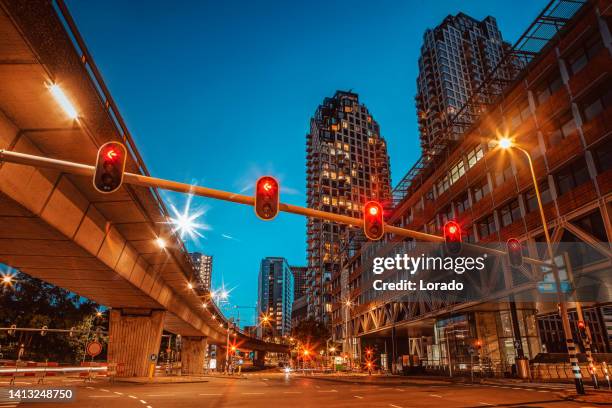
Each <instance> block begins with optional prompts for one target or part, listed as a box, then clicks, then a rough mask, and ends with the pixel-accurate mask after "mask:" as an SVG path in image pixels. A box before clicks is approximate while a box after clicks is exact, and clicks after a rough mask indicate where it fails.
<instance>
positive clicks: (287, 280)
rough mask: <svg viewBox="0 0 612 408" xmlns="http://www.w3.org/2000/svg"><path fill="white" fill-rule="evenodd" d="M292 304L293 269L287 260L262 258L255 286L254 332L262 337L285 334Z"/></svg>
mask: <svg viewBox="0 0 612 408" xmlns="http://www.w3.org/2000/svg"><path fill="white" fill-rule="evenodd" d="M292 305H293V273H292V272H291V269H290V267H289V264H288V263H287V260H286V259H285V258H280V257H267V258H264V259H262V260H261V265H260V268H259V279H258V290H257V312H258V316H259V318H258V330H259V332H258V335H259V336H260V337H264V338H265V337H279V338H280V337H282V336H285V335H289V334H290V333H291V308H292ZM264 317H266V318H265V320H264Z"/></svg>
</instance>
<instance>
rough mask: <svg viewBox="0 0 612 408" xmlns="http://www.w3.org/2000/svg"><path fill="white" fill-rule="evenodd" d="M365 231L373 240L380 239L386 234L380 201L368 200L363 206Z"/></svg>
mask: <svg viewBox="0 0 612 408" xmlns="http://www.w3.org/2000/svg"><path fill="white" fill-rule="evenodd" d="M363 232H364V234H365V236H366V237H368V239H370V240H372V241H378V240H379V239H381V238H382V237H383V235H384V234H385V220H384V214H383V208H382V205H380V203H378V202H376V201H368V202H367V203H365V205H364V206H363Z"/></svg>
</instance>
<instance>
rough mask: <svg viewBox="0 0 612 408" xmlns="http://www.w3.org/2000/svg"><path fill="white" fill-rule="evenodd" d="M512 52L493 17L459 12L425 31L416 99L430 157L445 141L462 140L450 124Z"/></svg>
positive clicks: (425, 146)
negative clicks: (443, 140)
mask: <svg viewBox="0 0 612 408" xmlns="http://www.w3.org/2000/svg"><path fill="white" fill-rule="evenodd" d="M508 48H509V44H507V43H504V41H503V39H502V35H501V32H500V31H499V28H498V27H497V22H496V20H495V18H493V17H491V16H488V17H486V18H484V19H483V20H482V21H479V20H476V19H474V18H472V17H470V16H468V15H466V14H463V13H459V14H457V15H455V16H448V17H446V18H445V19H444V21H443V22H442V23H441V24H440V25H438V26H437V27H435V28H433V29H428V30H426V31H425V34H424V35H423V45H422V46H421V55H420V57H419V74H418V77H417V81H416V82H417V95H416V97H415V100H416V106H417V117H418V123H419V133H420V137H421V146H422V148H423V151H424V152H425V153H427V152H429V151H431V150H433V149H435V146H436V145H437V144H439V143H440V142H441V139H442V138H452V139H456V138H459V136H460V134H461V131H462V128H461V126H457V125H453V124H451V123H450V121H451V119H452V118H453V117H454V116H455V115H457V114H458V113H459V111H460V108H461V107H462V106H463V105H464V104H465V103H466V102H467V100H468V98H469V97H470V95H472V94H473V91H475V90H476V89H478V87H479V86H480V85H481V84H482V83H483V81H484V80H485V78H486V77H487V75H488V74H489V73H490V72H491V71H492V70H493V69H494V68H495V67H496V66H497V65H498V64H499V62H500V60H501V57H502V55H503V54H504V50H507V49H508ZM483 102H485V101H483ZM488 102H490V101H486V102H485V103H488ZM466 119H468V118H466ZM449 130H450V132H449Z"/></svg>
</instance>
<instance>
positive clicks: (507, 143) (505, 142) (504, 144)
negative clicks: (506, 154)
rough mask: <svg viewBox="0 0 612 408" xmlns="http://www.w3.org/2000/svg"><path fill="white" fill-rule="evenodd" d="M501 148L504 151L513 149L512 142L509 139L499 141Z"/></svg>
mask: <svg viewBox="0 0 612 408" xmlns="http://www.w3.org/2000/svg"><path fill="white" fill-rule="evenodd" d="M497 143H498V145H499V147H501V148H502V149H509V148H511V147H512V140H510V139H509V138H507V137H503V138H501V139H499V141H498V142H497Z"/></svg>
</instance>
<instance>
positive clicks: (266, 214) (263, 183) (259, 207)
mask: <svg viewBox="0 0 612 408" xmlns="http://www.w3.org/2000/svg"><path fill="white" fill-rule="evenodd" d="M279 190H280V188H279V185H278V181H276V179H275V178H274V177H271V176H263V177H260V178H259V179H258V180H257V183H255V214H256V215H257V216H258V217H259V218H260V219H262V220H264V221H270V220H271V219H273V218H274V217H276V215H277V214H278V207H279V206H278V204H279Z"/></svg>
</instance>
